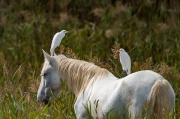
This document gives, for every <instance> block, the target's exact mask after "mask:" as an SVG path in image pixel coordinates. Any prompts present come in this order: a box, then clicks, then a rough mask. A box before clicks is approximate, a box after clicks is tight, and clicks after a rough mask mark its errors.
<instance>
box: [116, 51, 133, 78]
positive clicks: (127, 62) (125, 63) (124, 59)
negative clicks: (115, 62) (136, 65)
mask: <svg viewBox="0 0 180 119" xmlns="http://www.w3.org/2000/svg"><path fill="white" fill-rule="evenodd" d="M119 58H120V63H121V65H122V69H123V70H124V71H125V72H126V73H127V75H129V74H130V73H131V59H130V57H129V55H128V53H127V52H126V51H125V50H124V49H123V48H121V49H120V50H119Z"/></svg>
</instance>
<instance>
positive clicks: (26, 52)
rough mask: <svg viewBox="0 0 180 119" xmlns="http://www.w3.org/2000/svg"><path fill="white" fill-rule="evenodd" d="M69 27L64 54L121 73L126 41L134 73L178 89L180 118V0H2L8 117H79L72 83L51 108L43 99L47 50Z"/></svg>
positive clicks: (3, 92)
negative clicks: (40, 100) (159, 79)
mask: <svg viewBox="0 0 180 119" xmlns="http://www.w3.org/2000/svg"><path fill="white" fill-rule="evenodd" d="M62 29H66V30H69V31H70V33H69V34H67V35H66V36H65V38H64V39H63V41H62V43H61V47H58V48H56V50H55V52H56V53H57V54H59V53H63V54H65V55H67V56H68V57H71V58H78V59H82V60H86V61H89V62H94V63H95V64H96V65H99V66H101V67H104V68H107V69H108V70H109V71H111V72H112V73H113V74H114V75H116V76H117V77H120V76H121V74H122V68H121V65H120V62H119V54H118V52H117V50H118V49H119V48H120V47H121V48H124V49H125V50H126V51H127V52H128V53H129V55H130V57H131V60H132V72H135V71H139V70H143V69H150V70H154V71H156V72H158V73H160V74H161V75H163V76H164V77H165V78H166V79H167V80H168V81H169V82H170V83H171V84H172V86H173V88H174V90H175V93H176V106H175V112H174V118H177V119H178V118H180V72H179V71H180V35H179V33H180V1H179V0H149V1H148V0H136V1H134V0H99V1H97V0H89V1H88V0H79V1H78V0H1V1H0V118H1V119H16V118H18V119H25V118H26V119H75V114H74V109H73V103H74V101H75V97H74V95H73V94H72V93H71V92H69V91H68V89H67V87H66V86H65V85H64V89H65V90H64V91H63V93H62V94H61V95H60V96H59V97H57V99H55V101H53V102H52V104H51V106H50V107H44V106H42V105H41V104H39V103H38V102H37V100H36V94H37V90H38V86H39V83H40V71H41V68H42V64H43V61H44V57H43V53H42V49H44V50H45V51H46V52H48V53H49V49H50V45H51V41H52V38H53V36H54V34H55V33H56V32H58V31H61V30H62Z"/></svg>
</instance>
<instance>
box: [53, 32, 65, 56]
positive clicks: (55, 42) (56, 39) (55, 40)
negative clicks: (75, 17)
mask: <svg viewBox="0 0 180 119" xmlns="http://www.w3.org/2000/svg"><path fill="white" fill-rule="evenodd" d="M66 33H68V31H66V30H62V31H61V32H58V33H56V34H55V35H54V37H53V40H52V43H51V49H50V52H51V56H53V54H54V49H55V48H56V47H57V46H59V45H60V43H61V41H62V39H63V38H64V36H65V34H66Z"/></svg>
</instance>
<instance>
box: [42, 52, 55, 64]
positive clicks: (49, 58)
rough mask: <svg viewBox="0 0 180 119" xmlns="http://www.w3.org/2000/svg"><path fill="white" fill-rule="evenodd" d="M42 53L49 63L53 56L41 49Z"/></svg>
mask: <svg viewBox="0 0 180 119" xmlns="http://www.w3.org/2000/svg"><path fill="white" fill-rule="evenodd" d="M42 51H43V54H44V58H45V59H47V61H49V62H50V63H51V62H52V61H53V58H52V57H51V56H50V55H49V54H48V53H46V52H45V51H44V50H43V49H42Z"/></svg>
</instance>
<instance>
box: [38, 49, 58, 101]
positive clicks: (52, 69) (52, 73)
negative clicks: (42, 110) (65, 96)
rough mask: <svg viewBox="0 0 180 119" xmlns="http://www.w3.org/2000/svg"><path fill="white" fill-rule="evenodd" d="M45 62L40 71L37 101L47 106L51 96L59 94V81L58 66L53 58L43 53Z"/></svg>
mask: <svg viewBox="0 0 180 119" xmlns="http://www.w3.org/2000/svg"><path fill="white" fill-rule="evenodd" d="M43 54H44V58H45V62H44V65H43V68H42V71H41V83H40V86H39V89H38V93H37V100H38V101H40V102H43V103H44V104H47V103H48V101H49V100H50V99H51V98H52V95H58V93H59V92H60V87H61V81H60V75H59V73H58V64H57V62H56V60H55V58H54V57H51V56H50V55H49V54H48V53H46V52H45V51H43Z"/></svg>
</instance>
